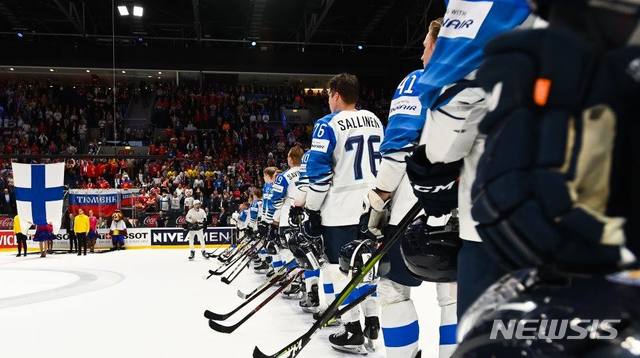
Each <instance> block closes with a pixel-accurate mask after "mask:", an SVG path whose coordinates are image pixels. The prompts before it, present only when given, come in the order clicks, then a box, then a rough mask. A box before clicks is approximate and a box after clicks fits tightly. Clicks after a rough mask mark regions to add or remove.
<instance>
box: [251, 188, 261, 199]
mask: <svg viewBox="0 0 640 358" xmlns="http://www.w3.org/2000/svg"><path fill="white" fill-rule="evenodd" d="M253 195H255V197H256V198H258V199H262V190H260V189H255V190H254V191H253Z"/></svg>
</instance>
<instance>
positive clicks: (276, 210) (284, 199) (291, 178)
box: [266, 144, 304, 297]
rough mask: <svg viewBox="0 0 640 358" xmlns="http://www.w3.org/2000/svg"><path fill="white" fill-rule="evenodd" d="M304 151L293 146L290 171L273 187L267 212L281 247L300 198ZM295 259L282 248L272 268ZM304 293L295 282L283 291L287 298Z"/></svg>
mask: <svg viewBox="0 0 640 358" xmlns="http://www.w3.org/2000/svg"><path fill="white" fill-rule="evenodd" d="M303 154H304V151H303V150H302V147H300V145H299V144H297V145H295V146H293V147H292V148H291V149H290V150H289V153H288V155H287V164H288V165H289V169H287V170H285V171H284V172H282V173H279V174H278V175H277V176H276V178H275V180H274V181H273V184H272V186H271V188H272V189H271V192H272V196H271V201H272V203H273V209H270V210H267V220H266V221H267V222H271V227H270V234H271V235H270V236H271V239H272V240H275V241H277V245H278V246H282V245H280V243H281V242H283V241H282V240H281V238H284V234H285V231H286V230H287V229H288V228H289V211H290V210H291V206H292V205H293V203H294V200H295V198H296V197H297V196H298V191H299V190H298V187H297V182H298V179H299V176H300V161H301V159H302V155H303ZM292 259H293V255H292V254H291V252H290V251H289V250H288V249H286V248H283V247H280V248H279V250H278V253H277V254H276V255H274V257H273V258H272V261H271V267H272V268H273V269H274V270H276V269H279V268H280V267H282V266H283V265H285V264H286V263H287V262H289V261H290V260H292ZM301 291H302V285H301V284H299V283H298V281H294V282H293V283H292V284H291V287H290V288H288V289H287V290H285V291H283V295H285V297H296V296H297V295H298V293H300V292H301Z"/></svg>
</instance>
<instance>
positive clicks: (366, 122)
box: [309, 110, 384, 226]
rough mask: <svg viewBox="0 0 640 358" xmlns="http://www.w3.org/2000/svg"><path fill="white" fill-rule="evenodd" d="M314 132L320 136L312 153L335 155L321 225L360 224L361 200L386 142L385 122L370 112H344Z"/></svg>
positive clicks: (372, 181) (322, 124) (327, 120)
mask: <svg viewBox="0 0 640 358" xmlns="http://www.w3.org/2000/svg"><path fill="white" fill-rule="evenodd" d="M314 131H316V134H317V135H314V139H313V142H312V144H311V151H320V152H322V151H324V153H328V152H331V153H332V155H331V161H332V163H331V167H332V171H333V175H332V178H331V183H330V186H329V190H328V193H327V197H326V198H325V201H324V203H323V205H322V210H321V211H322V224H323V225H326V226H342V225H354V224H357V223H358V221H359V218H360V215H361V214H362V198H363V197H364V195H365V193H366V191H367V190H368V189H369V187H370V186H372V185H373V183H374V181H375V177H376V175H377V166H378V164H380V161H381V158H382V157H381V155H380V152H379V149H380V143H381V142H382V140H383V138H384V128H383V126H382V122H381V121H380V119H378V117H376V115H375V114H373V113H371V112H369V111H367V110H357V111H341V112H338V113H335V114H331V115H328V116H325V117H324V118H322V119H321V120H319V121H318V123H317V124H316V128H315V129H314ZM324 131H328V134H326V135H325V136H323V135H322V134H324V133H321V132H324ZM324 137H326V139H323V138H324ZM327 159H328V158H327ZM309 174H310V176H312V177H313V176H315V175H314V173H309ZM315 179H317V178H315ZM312 181H313V180H312Z"/></svg>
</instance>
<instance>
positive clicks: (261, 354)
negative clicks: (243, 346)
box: [253, 346, 275, 358]
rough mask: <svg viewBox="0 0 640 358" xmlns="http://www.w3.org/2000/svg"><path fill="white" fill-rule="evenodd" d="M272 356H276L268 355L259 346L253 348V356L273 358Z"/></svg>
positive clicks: (255, 357)
mask: <svg viewBox="0 0 640 358" xmlns="http://www.w3.org/2000/svg"><path fill="white" fill-rule="evenodd" d="M271 357H275V356H268V355H266V354H264V353H262V351H261V350H260V348H258V346H256V347H255V348H253V358H271Z"/></svg>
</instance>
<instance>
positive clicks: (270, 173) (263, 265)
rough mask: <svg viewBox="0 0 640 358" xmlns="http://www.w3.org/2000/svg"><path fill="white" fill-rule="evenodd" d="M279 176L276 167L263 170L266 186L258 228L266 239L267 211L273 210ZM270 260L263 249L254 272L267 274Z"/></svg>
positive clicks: (259, 233) (267, 226) (260, 234)
mask: <svg viewBox="0 0 640 358" xmlns="http://www.w3.org/2000/svg"><path fill="white" fill-rule="evenodd" d="M277 174H278V168H276V167H266V168H264V169H263V170H262V180H263V181H264V185H263V186H262V201H261V207H260V219H261V220H260V221H259V222H258V224H257V226H256V228H254V230H257V232H258V235H259V236H260V237H261V238H263V239H266V238H267V236H268V235H269V224H268V223H267V221H266V220H267V211H269V210H273V203H272V201H271V197H272V195H273V193H272V190H273V181H274V180H275V178H276V175H277ZM268 258H269V259H270V257H269V256H268V255H267V249H266V248H262V249H260V251H259V252H258V256H257V258H256V259H255V260H254V261H253V268H254V271H256V272H259V273H265V272H267V270H268V269H269V267H270V266H269V263H268V262H266V261H267V260H268Z"/></svg>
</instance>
